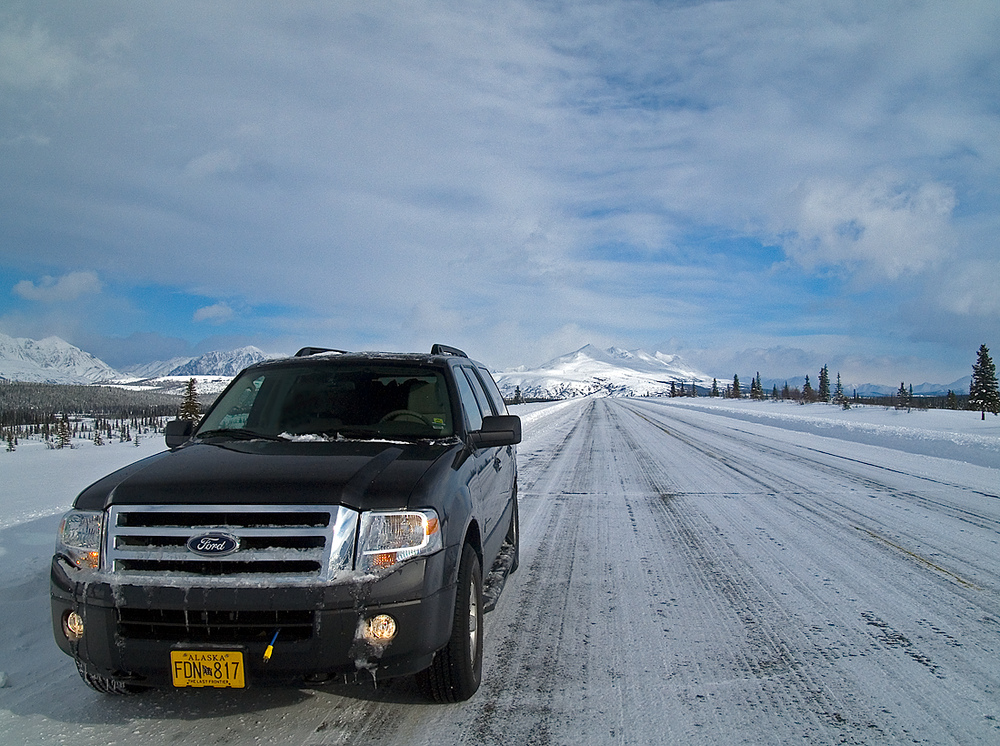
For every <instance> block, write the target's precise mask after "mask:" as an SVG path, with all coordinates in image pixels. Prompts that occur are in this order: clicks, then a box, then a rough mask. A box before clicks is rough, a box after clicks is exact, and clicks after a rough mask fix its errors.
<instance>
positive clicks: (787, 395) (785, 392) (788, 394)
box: [781, 381, 792, 399]
mask: <svg viewBox="0 0 1000 746" xmlns="http://www.w3.org/2000/svg"><path fill="white" fill-rule="evenodd" d="M781 398H782V399H791V398H792V390H791V389H790V388H788V381H785V385H784V387H783V388H782V389H781Z"/></svg>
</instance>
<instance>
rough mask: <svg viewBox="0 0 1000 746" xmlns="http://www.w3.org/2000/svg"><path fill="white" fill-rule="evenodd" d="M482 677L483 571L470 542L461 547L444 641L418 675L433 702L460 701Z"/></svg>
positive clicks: (465, 698) (467, 696) (466, 697)
mask: <svg viewBox="0 0 1000 746" xmlns="http://www.w3.org/2000/svg"><path fill="white" fill-rule="evenodd" d="M482 677H483V571H482V567H481V565H480V563H479V556H478V555H477V554H476V551H475V550H474V549H473V548H472V546H471V545H470V544H466V545H465V546H464V547H463V548H462V560H461V564H460V565H459V568H458V588H457V593H456V597H455V615H454V618H453V620H452V628H451V637H450V638H449V640H448V644H447V645H445V647H444V648H442V649H441V650H439V651H438V653H437V655H435V656H434V662H433V663H431V665H430V668H428V669H426V670H425V671H422V672H421V673H420V674H419V678H420V680H421V683H422V684H423V686H424V688H425V689H426V690H427V693H428V694H429V695H430V696H431V698H432V699H434V700H435V701H437V702H462V701H464V700H467V699H469V697H471V696H472V695H473V694H475V693H476V690H478V689H479V682H480V681H481V680H482Z"/></svg>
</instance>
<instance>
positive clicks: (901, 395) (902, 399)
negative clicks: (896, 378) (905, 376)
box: [896, 381, 909, 409]
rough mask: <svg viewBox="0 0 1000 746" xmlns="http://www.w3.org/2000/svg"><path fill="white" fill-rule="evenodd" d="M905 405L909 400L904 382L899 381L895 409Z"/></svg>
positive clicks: (907, 404)
mask: <svg viewBox="0 0 1000 746" xmlns="http://www.w3.org/2000/svg"><path fill="white" fill-rule="evenodd" d="M907 406H909V400H908V396H907V393H906V384H905V383H904V382H903V381H900V382H899V389H898V390H897V391H896V409H903V408H905V407H907Z"/></svg>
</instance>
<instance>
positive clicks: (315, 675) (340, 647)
mask: <svg viewBox="0 0 1000 746" xmlns="http://www.w3.org/2000/svg"><path fill="white" fill-rule="evenodd" d="M446 554H447V552H439V553H437V554H435V555H432V556H430V557H426V558H422V559H418V560H413V561H410V562H407V563H404V564H403V565H402V566H400V567H399V568H398V569H397V570H395V571H393V572H391V573H389V574H388V575H385V576H382V577H380V578H378V579H373V578H370V577H369V578H355V579H351V580H349V581H348V582H345V583H338V584H327V585H316V586H291V587H260V586H236V587H173V586H166V585H164V586H160V585H157V586H144V585H126V584H121V585H119V584H112V583H109V582H103V581H92V582H84V581H82V580H81V579H80V577H79V576H80V573H78V572H77V571H75V570H74V569H73V568H71V567H70V566H68V565H67V564H66V563H65V562H64V561H62V560H60V559H58V558H56V559H54V560H53V562H52V584H51V598H52V625H53V633H54V635H55V639H56V642H57V644H58V645H59V647H60V648H61V649H62V650H63V651H64V652H65V653H66V654H67V655H70V656H72V657H74V658H75V659H76V660H77V661H78V662H79V663H80V664H82V666H83V668H84V669H85V670H86V671H87V672H88V673H90V674H95V675H99V676H103V677H106V678H111V679H115V680H119V681H125V682H128V683H131V684H136V685H140V686H171V685H172V679H171V666H170V651H171V650H192V649H196V650H241V651H242V652H243V653H244V656H243V657H244V665H245V676H246V684H247V686H253V685H255V684H295V683H302V682H320V681H323V680H325V679H327V678H330V677H333V676H337V675H341V674H354V673H356V672H358V671H366V672H368V671H370V672H371V673H372V674H375V675H377V676H380V677H381V676H398V675H406V674H412V673H416V672H418V671H421V670H423V669H424V668H426V667H427V666H429V665H430V663H431V661H432V660H433V657H434V653H435V652H436V651H438V650H440V649H441V648H442V647H444V646H445V644H447V642H448V638H449V636H450V635H451V624H452V619H453V613H454V606H455V586H454V585H444V586H442V584H441V578H444V577H445V572H444V563H445V555H446ZM71 611H75V612H76V613H77V614H79V615H80V616H81V617H82V618H83V621H84V633H83V636H82V637H81V638H80V639H79V640H76V641H74V640H70V639H68V638H67V636H66V634H65V633H64V631H63V620H64V618H65V616H66V615H67V614H68V613H69V612H71ZM376 614H389V615H390V616H392V617H393V618H394V619H395V621H396V627H397V634H396V636H395V638H393V640H392V641H391V642H388V643H385V644H376V643H374V642H370V641H369V640H368V639H367V638H366V637H365V636H364V635H363V634H362V630H363V627H364V622H365V621H366V620H367V619H369V618H371V617H372V616H374V615H376ZM275 632H277V633H278V637H277V641H276V642H275V645H274V650H273V654H272V656H271V658H270V660H268V661H265V660H264V653H265V650H266V648H267V646H268V644H269V643H270V642H271V640H272V639H273V637H274V634H275Z"/></svg>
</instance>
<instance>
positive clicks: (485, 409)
mask: <svg viewBox="0 0 1000 746" xmlns="http://www.w3.org/2000/svg"><path fill="white" fill-rule="evenodd" d="M462 370H463V371H465V375H466V377H467V378H468V379H469V384H470V385H471V386H472V393H473V394H475V395H476V401H477V402H479V411H480V412H482V414H483V417H487V416H489V415H491V414H495V412H494V411H493V407H492V405H491V404H490V397H489V396H487V395H486V390H485V389H484V388H483V382H482V381H480V380H479V376H477V375H476V371H474V370H473V369H472V368H462Z"/></svg>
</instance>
